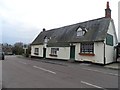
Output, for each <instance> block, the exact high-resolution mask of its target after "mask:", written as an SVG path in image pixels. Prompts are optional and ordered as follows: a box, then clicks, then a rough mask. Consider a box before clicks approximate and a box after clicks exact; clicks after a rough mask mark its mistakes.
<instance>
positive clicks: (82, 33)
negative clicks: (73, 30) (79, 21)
mask: <svg viewBox="0 0 120 90" xmlns="http://www.w3.org/2000/svg"><path fill="white" fill-rule="evenodd" d="M84 34H85V30H82V28H78V30H77V36H83V35H84Z"/></svg>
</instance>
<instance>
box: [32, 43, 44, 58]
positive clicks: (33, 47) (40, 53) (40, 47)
mask: <svg viewBox="0 0 120 90" xmlns="http://www.w3.org/2000/svg"><path fill="white" fill-rule="evenodd" d="M35 48H39V55H35V54H34V49H35ZM31 56H38V57H43V45H32V46H31Z"/></svg>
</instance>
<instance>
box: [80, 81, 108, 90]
mask: <svg viewBox="0 0 120 90" xmlns="http://www.w3.org/2000/svg"><path fill="white" fill-rule="evenodd" d="M81 83H83V84H86V85H89V86H92V87H96V88H101V89H104V88H103V87H100V86H97V85H94V84H91V83H88V82H85V81H81ZM104 90H107V89H104Z"/></svg>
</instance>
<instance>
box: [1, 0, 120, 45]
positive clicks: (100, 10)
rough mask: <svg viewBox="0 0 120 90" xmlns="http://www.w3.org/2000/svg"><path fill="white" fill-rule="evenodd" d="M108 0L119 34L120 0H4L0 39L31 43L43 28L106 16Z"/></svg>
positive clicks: (2, 40) (10, 41)
mask: <svg viewBox="0 0 120 90" xmlns="http://www.w3.org/2000/svg"><path fill="white" fill-rule="evenodd" d="M107 1H109V4H110V8H111V10H112V12H111V14H112V19H113V20H114V23H115V28H116V33H117V35H118V1H119V0H0V37H1V39H0V42H3V43H9V44H14V43H16V42H23V43H26V44H28V43H31V42H32V41H33V40H34V39H35V38H36V37H37V35H38V34H39V33H40V32H41V31H42V29H43V28H45V29H46V30H50V29H53V28H58V27H62V26H66V25H71V24H75V23H79V22H84V21H88V20H92V19H96V18H101V17H104V16H105V8H106V2H107Z"/></svg>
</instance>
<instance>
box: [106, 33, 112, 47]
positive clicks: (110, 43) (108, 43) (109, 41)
mask: <svg viewBox="0 0 120 90" xmlns="http://www.w3.org/2000/svg"><path fill="white" fill-rule="evenodd" d="M106 44H107V45H110V46H113V36H112V35H110V34H107V37H106Z"/></svg>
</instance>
